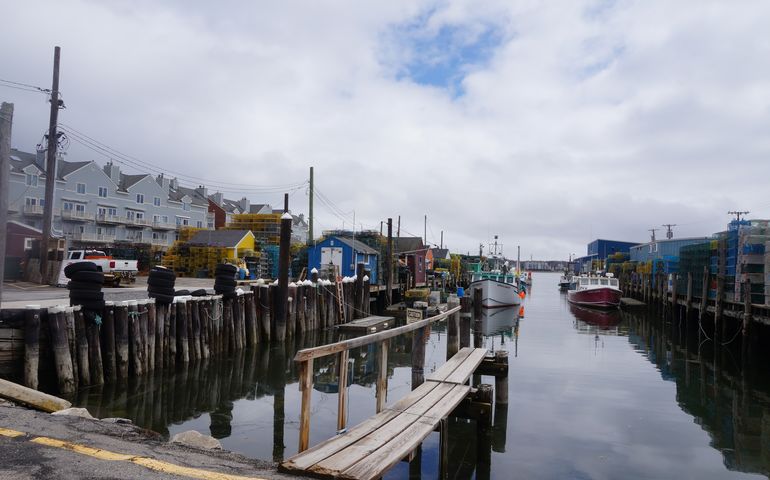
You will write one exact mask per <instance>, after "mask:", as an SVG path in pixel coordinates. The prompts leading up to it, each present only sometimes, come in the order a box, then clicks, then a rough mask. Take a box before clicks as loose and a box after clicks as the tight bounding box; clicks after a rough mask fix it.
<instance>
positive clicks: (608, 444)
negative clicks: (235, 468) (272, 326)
mask: <svg viewBox="0 0 770 480" xmlns="http://www.w3.org/2000/svg"><path fill="white" fill-rule="evenodd" d="M558 277H559V275H558V274H536V275H535V277H534V282H533V283H534V286H533V289H532V290H533V291H532V293H531V295H530V296H529V297H528V298H527V299H526V301H525V303H524V308H525V316H524V317H523V318H521V319H518V318H517V315H516V312H506V311H502V312H496V313H495V315H493V316H491V317H489V318H486V319H485V322H484V331H483V333H484V337H483V342H484V344H485V346H487V347H488V348H490V349H506V350H508V351H509V352H510V354H509V362H510V375H509V405H508V406H507V408H506V407H503V406H497V407H496V411H495V413H494V426H493V429H492V432H491V434H490V435H489V436H487V437H482V438H479V437H478V435H477V434H476V426H475V424H474V422H471V421H467V420H452V421H451V422H450V437H449V451H450V455H449V473H450V475H449V476H450V477H451V478H473V477H475V478H498V479H508V478H548V479H551V478H553V479H556V478H559V479H562V478H570V479H572V478H575V479H583V478H586V479H587V478H595V479H605V478H606V479H616V478H650V479H662V478H678V479H679V478H698V479H712V478H713V479H725V478H764V477H765V476H766V475H768V472H769V471H770V386H769V385H768V378H769V377H770V376H769V375H768V369H767V368H766V369H764V370H756V369H752V370H746V371H745V372H742V371H741V369H740V368H739V363H740V357H739V355H737V354H736V353H735V352H734V351H732V350H729V349H726V348H720V349H717V350H716V351H715V350H714V348H713V345H711V342H710V341H707V340H706V341H704V338H703V337H701V338H700V339H699V338H698V335H697V331H694V332H691V334H687V332H685V331H684V329H683V328H681V329H676V328H672V326H671V324H670V323H665V322H664V321H662V320H661V316H660V314H659V313H654V312H647V311H645V310H641V311H636V312H633V313H627V312H623V313H620V312H618V313H616V314H614V315H601V314H597V313H595V312H592V311H585V310H579V309H575V308H574V307H573V308H570V306H569V305H568V304H567V302H566V298H565V296H564V294H561V293H559V292H558V290H557V288H556V283H557V280H558ZM328 340H329V338H328V335H326V337H321V336H320V335H319V334H314V335H308V336H306V337H305V338H302V339H298V340H297V341H296V342H294V343H292V344H287V345H283V346H274V347H272V348H271V349H270V350H269V351H268V349H262V350H261V351H247V352H244V353H243V354H241V355H239V356H237V357H236V358H234V359H231V360H228V361H209V362H208V363H205V364H202V363H198V364H195V365H191V366H189V367H187V368H186V369H184V370H181V371H179V372H177V373H176V374H174V375H169V374H156V375H154V376H151V377H150V378H147V379H145V380H143V381H141V382H133V383H130V384H128V385H121V386H117V387H104V388H103V389H97V388H92V389H85V390H83V391H81V392H79V394H78V398H77V400H76V403H78V404H80V405H81V406H86V407H88V408H89V410H91V411H92V413H94V414H95V415H97V416H100V417H104V416H123V417H128V418H131V419H132V420H134V422H135V423H137V424H139V425H141V426H144V427H147V428H151V429H153V430H155V431H158V432H160V433H162V434H163V435H173V434H175V433H178V432H181V431H185V430H190V429H193V430H198V431H200V432H202V433H205V434H210V435H212V436H214V437H216V438H219V439H220V440H221V442H222V444H223V446H224V448H226V449H229V450H233V451H237V452H240V453H243V454H245V455H248V456H251V457H256V458H261V459H273V460H280V459H282V458H286V457H288V456H290V455H292V454H294V453H295V452H296V449H297V441H298V432H299V430H298V428H299V405H300V395H299V390H298V386H297V369H296V366H295V365H294V362H293V361H292V357H293V355H294V353H295V352H296V350H297V349H299V348H301V347H304V346H309V345H313V344H317V343H318V342H323V341H328ZM445 340H446V339H445V332H444V331H443V326H439V327H437V328H435V329H434V330H433V332H432V334H431V337H430V340H429V342H428V345H427V348H426V358H427V362H426V371H430V370H432V369H435V368H436V367H437V366H440V365H441V363H443V361H444V358H445V352H446V343H445ZM391 345H392V346H391V351H390V355H389V357H390V358H389V364H388V366H389V372H390V378H389V388H388V400H389V402H393V401H395V400H397V399H398V398H401V397H402V396H403V395H405V394H406V393H407V392H409V390H410V381H411V353H410V350H411V339H410V338H408V337H406V338H401V339H399V340H397V341H396V342H394V343H393V344H391ZM327 359H328V360H327V361H320V362H319V361H316V362H315V374H314V376H315V378H314V388H315V390H314V392H313V401H312V411H313V415H312V418H311V435H310V436H311V439H310V443H311V445H313V444H316V443H318V442H321V441H322V440H324V439H326V438H328V437H329V436H331V435H333V433H334V430H335V427H336V415H337V402H336V399H337V397H336V391H337V384H336V378H335V376H334V375H333V372H334V370H335V364H334V359H333V358H332V357H327ZM351 362H352V365H351V371H352V374H353V383H352V385H351V386H350V391H349V395H350V405H351V408H350V411H349V412H348V425H355V424H356V423H358V422H359V421H361V420H363V419H365V418H367V417H369V416H371V415H372V414H374V408H375V401H374V382H375V380H376V373H375V371H376V369H375V367H376V364H375V351H374V350H373V349H366V350H358V351H353V352H351ZM483 381H484V382H486V383H491V384H494V378H493V377H489V378H487V377H483ZM438 469H439V438H438V434H437V433H434V434H431V435H430V436H429V437H428V439H427V440H426V442H425V443H424V444H423V448H422V455H421V457H420V460H419V462H413V463H412V464H411V465H410V464H407V463H405V462H401V463H400V464H399V465H397V466H396V467H395V468H394V469H393V470H392V471H391V472H390V473H389V474H388V476H387V478H394V479H395V478H406V477H408V476H409V475H410V473H411V475H412V476H413V477H417V476H418V475H419V472H421V475H422V477H423V478H436V477H437V476H438Z"/></svg>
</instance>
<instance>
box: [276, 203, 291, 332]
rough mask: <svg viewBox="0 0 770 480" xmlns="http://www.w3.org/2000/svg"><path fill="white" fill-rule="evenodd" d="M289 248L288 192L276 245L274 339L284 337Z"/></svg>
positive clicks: (287, 300) (287, 298)
mask: <svg viewBox="0 0 770 480" xmlns="http://www.w3.org/2000/svg"><path fill="white" fill-rule="evenodd" d="M290 249H291V214H290V213H289V194H288V193H287V194H286V195H285V196H284V197H283V215H282V216H281V237H280V244H279V247H278V299H277V300H276V302H275V329H276V332H275V333H276V340H278V341H279V342H283V341H284V339H286V322H287V317H288V315H287V309H288V304H289V261H290V251H289V250H290Z"/></svg>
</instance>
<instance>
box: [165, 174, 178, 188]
mask: <svg viewBox="0 0 770 480" xmlns="http://www.w3.org/2000/svg"><path fill="white" fill-rule="evenodd" d="M168 186H169V187H171V188H172V189H174V190H176V189H177V188H179V180H177V178H176V177H174V178H172V179H171V181H170V182H169V184H168Z"/></svg>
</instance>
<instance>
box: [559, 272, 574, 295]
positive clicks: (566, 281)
mask: <svg viewBox="0 0 770 480" xmlns="http://www.w3.org/2000/svg"><path fill="white" fill-rule="evenodd" d="M571 283H572V274H571V273H569V272H564V275H562V276H561V277H559V290H561V291H562V292H566V291H567V290H569V286H570V284H571Z"/></svg>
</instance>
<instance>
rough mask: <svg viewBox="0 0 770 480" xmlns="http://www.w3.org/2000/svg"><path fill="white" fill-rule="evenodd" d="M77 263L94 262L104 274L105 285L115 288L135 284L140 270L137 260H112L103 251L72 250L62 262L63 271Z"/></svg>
mask: <svg viewBox="0 0 770 480" xmlns="http://www.w3.org/2000/svg"><path fill="white" fill-rule="evenodd" d="M76 262H94V263H95V264H96V268H97V269H99V270H100V271H102V272H104V283H105V284H107V285H112V286H113V287H117V286H119V285H120V283H121V282H123V283H134V282H135V281H136V273H137V271H138V270H139V269H138V268H137V261H136V260H120V259H117V258H112V257H111V256H109V255H107V254H105V253H104V252H103V251H101V250H70V251H69V252H68V253H67V259H66V260H65V261H64V262H62V263H63V265H62V271H63V269H64V267H65V266H67V265H69V264H70V263H76Z"/></svg>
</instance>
